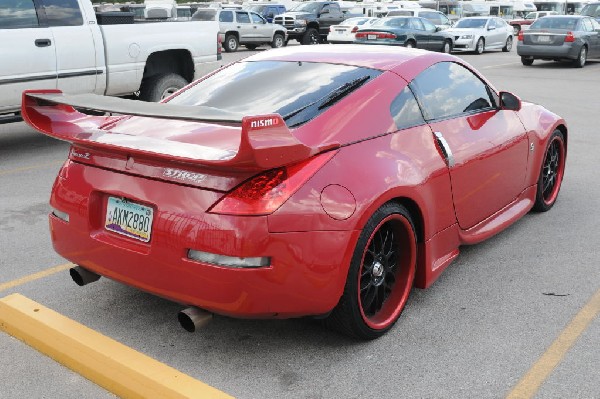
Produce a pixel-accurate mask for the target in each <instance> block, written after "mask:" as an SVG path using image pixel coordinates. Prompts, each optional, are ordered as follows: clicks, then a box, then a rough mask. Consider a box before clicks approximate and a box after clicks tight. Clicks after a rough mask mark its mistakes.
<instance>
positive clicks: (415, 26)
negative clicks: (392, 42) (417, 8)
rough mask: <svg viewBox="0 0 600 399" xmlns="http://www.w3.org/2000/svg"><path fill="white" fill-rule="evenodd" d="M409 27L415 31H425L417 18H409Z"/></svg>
mask: <svg viewBox="0 0 600 399" xmlns="http://www.w3.org/2000/svg"><path fill="white" fill-rule="evenodd" d="M410 27H411V28H413V29H416V30H425V28H424V27H423V23H422V22H421V20H420V19H417V18H411V19H410Z"/></svg>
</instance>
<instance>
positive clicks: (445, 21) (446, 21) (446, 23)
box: [440, 15, 450, 25]
mask: <svg viewBox="0 0 600 399" xmlns="http://www.w3.org/2000/svg"><path fill="white" fill-rule="evenodd" d="M440 19H441V20H442V23H441V24H440V25H450V19H448V17H447V16H445V15H440Z"/></svg>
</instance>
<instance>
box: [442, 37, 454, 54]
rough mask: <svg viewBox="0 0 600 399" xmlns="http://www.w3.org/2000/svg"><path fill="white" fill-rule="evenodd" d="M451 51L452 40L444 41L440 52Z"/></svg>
mask: <svg viewBox="0 0 600 399" xmlns="http://www.w3.org/2000/svg"><path fill="white" fill-rule="evenodd" d="M451 52H452V40H446V41H444V45H443V46H442V53H446V54H450V53H451Z"/></svg>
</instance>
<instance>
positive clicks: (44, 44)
mask: <svg viewBox="0 0 600 399" xmlns="http://www.w3.org/2000/svg"><path fill="white" fill-rule="evenodd" d="M35 45H36V46H37V47H48V46H50V45H52V41H51V40H50V39H35Z"/></svg>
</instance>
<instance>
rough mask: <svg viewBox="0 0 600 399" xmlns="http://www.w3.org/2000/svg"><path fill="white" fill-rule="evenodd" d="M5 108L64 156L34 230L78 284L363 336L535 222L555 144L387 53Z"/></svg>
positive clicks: (243, 69) (463, 84)
mask: <svg viewBox="0 0 600 399" xmlns="http://www.w3.org/2000/svg"><path fill="white" fill-rule="evenodd" d="M89 111H92V112H89ZM22 114H23V117H24V119H25V120H26V121H27V122H28V123H29V124H30V125H31V126H33V127H35V128H36V129H38V130H40V131H41V132H43V133H45V134H47V135H49V136H52V137H55V138H58V139H61V140H66V141H68V142H70V143H71V144H72V146H71V149H70V152H69V157H68V160H67V161H66V162H65V164H64V165H63V167H62V168H61V170H60V172H59V174H58V177H57V178H56V181H55V183H54V187H53V190H52V195H51V199H50V204H51V206H52V208H53V210H52V213H51V214H50V216H49V217H50V229H51V236H52V242H53V244H54V247H55V249H56V251H57V252H58V253H59V254H60V255H62V256H63V257H65V258H66V259H68V260H70V261H72V262H74V263H75V264H76V265H78V266H77V267H76V268H74V269H72V274H75V276H74V278H76V277H77V278H76V281H77V280H79V283H82V284H85V283H87V282H89V281H91V280H94V279H97V278H98V276H105V277H109V278H111V279H114V280H117V281H120V282H123V283H125V284H128V285H131V286H134V287H137V288H139V289H142V290H145V291H148V292H151V293H154V294H156V295H159V296H162V297H165V298H168V299H170V300H173V301H177V302H180V303H182V304H184V305H186V306H190V307H191V309H196V310H198V311H200V312H206V314H210V313H218V314H222V315H229V316H234V317H243V318H289V317H300V316H315V317H319V318H322V319H324V323H325V325H327V326H329V327H331V328H334V329H337V330H339V331H341V332H343V333H345V334H348V335H351V336H354V337H358V338H361V339H373V338H377V337H379V336H381V335H382V334H384V333H385V332H386V331H388V330H389V329H390V328H391V327H392V326H393V325H394V323H395V322H396V321H397V319H398V317H399V316H400V313H401V312H402V310H403V308H404V306H405V304H406V302H407V299H408V296H409V293H410V291H411V289H412V287H413V286H416V287H418V288H426V287H428V286H429V285H431V284H432V283H433V282H434V281H435V279H436V278H437V277H438V276H439V275H440V273H441V272H442V271H443V270H444V269H445V268H446V267H447V266H448V265H449V264H450V263H451V262H452V261H453V260H454V259H455V258H456V257H457V255H458V254H459V248H460V246H461V245H465V244H474V243H477V242H480V241H482V240H485V239H487V238H489V237H491V236H493V235H494V234H496V233H498V232H500V231H501V230H503V229H504V228H506V227H507V226H509V225H510V224H511V223H513V222H515V221H516V220H517V219H519V218H520V217H522V216H523V215H524V214H526V213H527V212H529V211H530V210H534V211H547V210H549V209H550V208H551V207H552V206H553V205H554V203H555V201H556V199H557V196H558V193H559V189H560V186H561V181H562V179H563V175H564V170H565V159H566V152H567V137H568V132H567V126H566V123H565V121H564V120H563V119H561V118H560V117H559V116H557V115H555V114H553V113H552V112H550V111H548V110H546V109H544V108H543V107H541V106H539V105H534V104H531V103H527V102H522V101H521V100H520V99H519V98H517V97H516V96H515V95H513V94H511V93H508V92H502V91H500V92H499V91H497V90H496V89H495V88H494V87H493V86H492V85H491V84H490V83H489V82H488V81H487V80H486V79H485V78H484V77H482V76H481V75H480V74H479V73H478V72H477V71H475V70H474V69H473V68H472V67H471V66H470V65H468V64H466V63H465V62H464V61H462V60H460V59H458V58H456V57H454V56H451V55H448V54H441V53H433V52H427V51H422V50H417V49H404V48H396V47H394V48H386V47H384V46H368V47H367V46H360V45H348V46H339V47H338V46H326V47H321V46H307V47H304V46H302V47H295V48H285V49H278V50H270V51H267V52H264V53H261V54H257V55H253V56H251V57H249V58H247V59H245V60H242V61H239V62H236V63H233V64H231V65H229V66H227V67H225V68H222V69H220V70H218V71H217V72H215V73H213V74H211V75H208V76H206V77H204V78H203V79H201V80H198V81H196V82H194V83H192V84H191V85H189V86H187V87H185V88H184V89H182V90H181V91H179V92H177V93H175V94H174V95H173V96H172V97H170V98H168V99H167V100H165V101H164V102H163V103H160V104H152V103H140V102H135V101H128V100H123V99H118V98H108V97H100V96H94V95H66V94H62V93H61V92H59V91H52V90H50V91H29V92H25V93H24V95H23V107H22ZM73 272H74V273H73ZM90 276H92V277H93V278H90Z"/></svg>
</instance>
